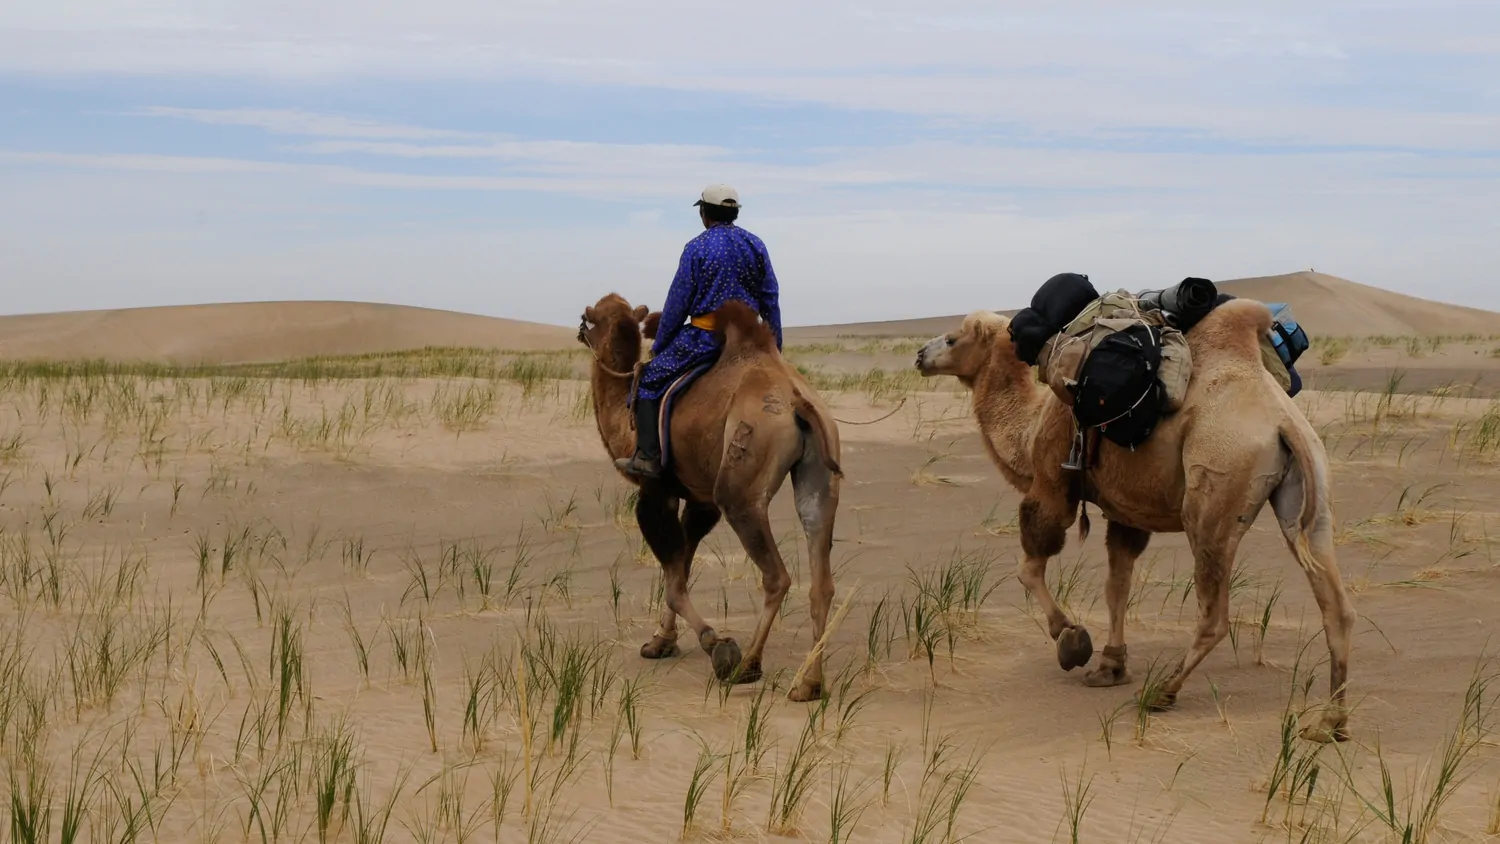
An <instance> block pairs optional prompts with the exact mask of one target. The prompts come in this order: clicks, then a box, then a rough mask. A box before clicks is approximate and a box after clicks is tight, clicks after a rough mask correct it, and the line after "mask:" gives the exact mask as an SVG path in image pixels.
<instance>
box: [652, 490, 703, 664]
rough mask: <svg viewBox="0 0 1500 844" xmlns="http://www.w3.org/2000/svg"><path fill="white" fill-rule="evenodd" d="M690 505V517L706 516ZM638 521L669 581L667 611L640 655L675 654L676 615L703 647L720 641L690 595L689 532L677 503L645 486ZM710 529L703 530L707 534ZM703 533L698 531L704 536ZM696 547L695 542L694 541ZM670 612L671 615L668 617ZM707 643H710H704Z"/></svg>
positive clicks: (654, 657) (700, 535)
mask: <svg viewBox="0 0 1500 844" xmlns="http://www.w3.org/2000/svg"><path fill="white" fill-rule="evenodd" d="M692 510H693V508H691V507H690V508H689V517H690V518H696V519H700V520H701V519H703V518H704V516H702V515H697V516H695V515H694V514H693V512H692ZM635 515H636V522H637V524H639V525H640V528H641V535H642V536H644V537H645V539H646V544H647V545H648V546H649V547H650V548H651V553H652V554H654V555H656V559H657V561H658V562H660V563H661V567H662V577H663V578H664V579H665V580H666V584H665V587H666V589H665V591H666V599H667V610H665V611H663V613H662V627H661V629H659V630H658V631H657V634H656V636H654V637H652V639H651V641H650V642H648V643H646V644H645V645H643V646H642V647H641V656H643V657H645V658H647V659H660V658H662V657H666V656H672V655H673V654H675V653H676V650H677V641H676V640H677V629H676V628H677V623H676V618H675V616H678V615H680V616H682V618H683V620H685V621H687V623H688V624H689V625H690V626H691V627H692V628H693V630H694V631H696V632H697V634H698V642H699V644H700V645H702V647H703V649H704V650H711V649H712V647H713V644H714V643H715V642H717V641H718V634H716V633H715V632H714V629H713V628H712V627H710V626H709V625H708V622H706V621H704V620H703V616H701V615H699V614H698V610H697V609H696V608H694V607H693V602H692V600H691V599H690V598H689V597H688V575H689V573H690V572H691V568H692V560H691V559H687V558H685V557H684V552H685V551H686V550H687V546H688V541H687V534H686V531H685V530H684V527H683V520H682V519H680V518H679V517H678V515H677V502H676V500H675V499H673V498H671V497H669V496H667V495H666V494H664V493H661V492H658V491H656V490H653V489H650V488H649V487H642V489H641V496H640V500H639V501H638V502H637V503H636V508H635ZM706 533H707V531H704V534H706ZM704 534H699V536H698V538H699V539H702V537H703V535H704ZM693 545H694V547H696V543H693ZM668 612H670V613H671V614H672V615H671V616H669V615H668ZM705 643H707V644H705Z"/></svg>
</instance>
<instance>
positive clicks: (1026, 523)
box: [1019, 498, 1068, 558]
mask: <svg viewBox="0 0 1500 844" xmlns="http://www.w3.org/2000/svg"><path fill="white" fill-rule="evenodd" d="M1019 520H1020V526H1021V550H1022V551H1024V552H1026V556H1028V557H1042V558H1046V557H1055V556H1057V555H1058V554H1061V553H1062V550H1063V546H1064V545H1066V544H1067V541H1068V521H1067V519H1065V518H1058V517H1057V516H1055V515H1053V514H1051V513H1049V512H1047V511H1046V510H1045V509H1043V507H1042V502H1041V501H1039V500H1037V499H1034V498H1028V499H1026V500H1024V501H1022V502H1021V511H1020V518H1019Z"/></svg>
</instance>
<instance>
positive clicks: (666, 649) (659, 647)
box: [641, 636, 679, 659]
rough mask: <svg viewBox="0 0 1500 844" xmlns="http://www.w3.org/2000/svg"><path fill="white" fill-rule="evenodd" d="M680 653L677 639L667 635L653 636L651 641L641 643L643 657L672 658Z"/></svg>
mask: <svg viewBox="0 0 1500 844" xmlns="http://www.w3.org/2000/svg"><path fill="white" fill-rule="evenodd" d="M678 653H679V651H678V650H677V641H676V640H675V639H668V638H666V637H665V636H652V637H651V641H649V642H647V643H646V644H644V645H641V658H642V659H671V658H672V657H674V656H677V654H678Z"/></svg>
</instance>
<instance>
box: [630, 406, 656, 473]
mask: <svg viewBox="0 0 1500 844" xmlns="http://www.w3.org/2000/svg"><path fill="white" fill-rule="evenodd" d="M660 409H661V399H643V398H640V397H639V396H637V397H636V400H635V451H636V454H638V455H640V456H641V457H642V458H643V459H645V460H649V461H656V462H659V461H660V460H661V432H660V431H658V430H657V427H656V425H657V421H658V416H657V414H658V411H660Z"/></svg>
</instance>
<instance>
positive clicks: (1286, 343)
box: [1266, 302, 1309, 370]
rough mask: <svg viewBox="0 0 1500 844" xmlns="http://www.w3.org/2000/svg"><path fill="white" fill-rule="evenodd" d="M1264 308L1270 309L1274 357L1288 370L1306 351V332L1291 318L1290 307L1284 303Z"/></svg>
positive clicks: (1275, 303) (1274, 303)
mask: <svg viewBox="0 0 1500 844" xmlns="http://www.w3.org/2000/svg"><path fill="white" fill-rule="evenodd" d="M1266 307H1267V308H1270V309H1271V345H1272V347H1274V348H1275V349H1276V356H1277V357H1279V358H1281V362H1282V363H1284V364H1286V368H1287V369H1288V370H1290V369H1291V368H1292V364H1294V363H1296V362H1297V358H1299V357H1301V356H1302V353H1303V352H1305V351H1307V347H1308V345H1309V343H1308V339H1307V332H1306V331H1303V330H1302V326H1301V325H1299V324H1298V323H1297V319H1296V318H1295V317H1293V316H1292V306H1291V305H1289V304H1287V303H1286V302H1270V303H1267V305H1266Z"/></svg>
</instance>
